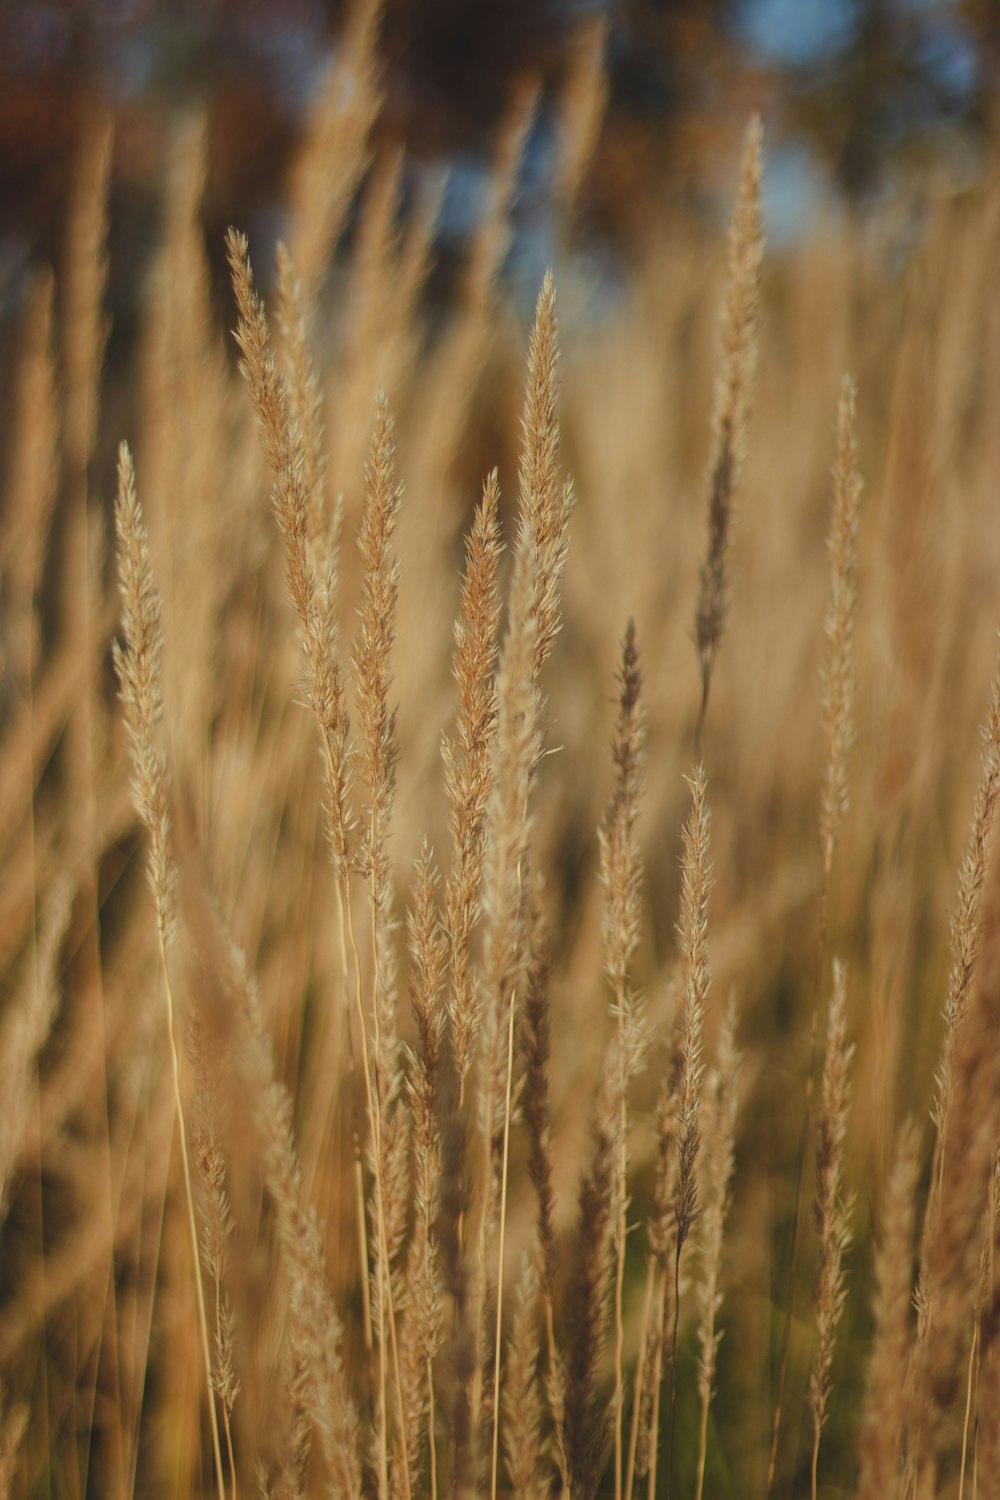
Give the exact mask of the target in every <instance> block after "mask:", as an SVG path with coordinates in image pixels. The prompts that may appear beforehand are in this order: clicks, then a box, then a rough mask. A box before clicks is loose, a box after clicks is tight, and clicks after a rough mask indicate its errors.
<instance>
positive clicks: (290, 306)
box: [275, 240, 329, 577]
mask: <svg viewBox="0 0 1000 1500" xmlns="http://www.w3.org/2000/svg"><path fill="white" fill-rule="evenodd" d="M275 267H276V269H277V273H278V322H279V326H280V329H281V340H282V347H283V349H284V355H285V365H286V371H285V391H286V396H287V402H288V415H289V420H290V423H291V425H292V427H293V430H296V431H297V432H298V433H299V435H300V438H301V444H302V475H301V482H302V488H303V489H304V490H305V494H306V507H307V514H306V530H307V536H308V542H309V546H310V548H311V549H312V553H313V558H312V561H313V567H314V568H315V570H316V572H317V573H318V574H319V575H320V576H321V577H322V576H324V574H325V571H326V566H328V565H329V564H328V560H327V559H326V554H325V552H324V551H323V548H324V545H325V544H328V539H329V521H328V518H327V515H326V454H325V452H324V447H323V439H324V433H323V388H322V386H321V384H320V379H319V375H318V374H317V371H316V367H315V365H314V364H313V358H312V354H311V352H310V349H309V328H308V323H307V310H306V307H305V303H304V297H303V293H302V284H301V282H300V281H299V278H298V277H297V276H296V274H295V267H294V266H293V264H292V257H291V255H290V254H289V253H288V250H287V248H286V246H285V244H284V242H283V241H281V240H279V241H278V248H277V250H276V252H275Z"/></svg>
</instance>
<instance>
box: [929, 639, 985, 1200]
mask: <svg viewBox="0 0 1000 1500" xmlns="http://www.w3.org/2000/svg"><path fill="white" fill-rule="evenodd" d="M998 795H1000V662H998V663H997V668H996V671H995V672H994V675H993V682H992V685H991V688H990V702H989V710H988V713H987V717H986V727H985V729H984V730H983V750H982V772H981V775H980V779H979V785H978V786H977V788H976V797H975V802H974V803H973V808H972V822H971V824H970V827H969V837H968V841H967V843H966V846H965V850H964V852H963V854H962V862H961V864H960V865H959V868H958V899H957V902H956V908H955V911H954V913H953V915H952V917H951V922H950V927H951V933H950V939H951V941H950V946H951V968H950V970H949V974H948V993H947V997H946V999H945V1006H944V1022H945V1030H944V1040H943V1042H942V1047H941V1060H940V1062H939V1064H938V1069H937V1076H936V1083H935V1099H934V1105H933V1109H932V1119H933V1121H934V1125H935V1129H936V1132H937V1137H936V1140H935V1147H934V1172H933V1175H932V1181H931V1191H932V1194H934V1195H937V1194H938V1193H940V1191H941V1186H942V1180H943V1177H944V1168H945V1158H944V1138H945V1135H946V1133H947V1126H948V1114H949V1111H950V1109H951V1102H952V1094H953V1091H954V1079H953V1069H954V1049H955V1041H956V1037H957V1035H958V1033H959V1030H960V1028H961V1026H962V1022H963V1020H964V1018H965V1013H966V1010H967V1009H968V1005H969V995H970V992H971V989H972V981H973V978H974V976H975V971H976V957H977V954H978V952H979V947H980V943H981V941H982V930H983V903H984V897H985V894H986V883H987V874H988V869H989V860H990V850H991V848H992V846H993V824H994V820H995V818H996V807H997V797H998Z"/></svg>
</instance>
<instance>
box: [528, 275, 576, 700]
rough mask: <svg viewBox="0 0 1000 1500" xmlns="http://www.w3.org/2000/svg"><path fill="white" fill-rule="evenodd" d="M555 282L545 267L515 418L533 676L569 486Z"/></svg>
mask: <svg viewBox="0 0 1000 1500" xmlns="http://www.w3.org/2000/svg"><path fill="white" fill-rule="evenodd" d="M558 358H559V349H558V325H557V323H556V286H555V281H554V279H553V276H552V272H551V271H546V273H545V277H544V279H543V281H542V289H541V291H540V292H539V294H538V303H537V306H536V308H535V321H534V323H533V325H532V329H531V342H530V345H529V349H528V381H527V386H526V388H525V393H524V413H523V415H522V417H521V459H520V463H519V464H518V499H519V505H520V521H519V530H518V550H520V549H521V547H522V545H530V547H531V550H532V552H533V553H534V555H535V559H536V570H537V582H538V597H537V600H536V601H535V603H534V608H535V611H536V613H537V627H536V633H535V645H534V661H533V664H532V671H533V675H534V677H535V679H536V680H537V678H538V676H539V674H540V673H541V670H542V667H543V666H544V665H545V661H546V659H547V658H548V655H549V653H550V651H551V650H552V647H553V644H554V642H555V638H556V635H557V634H558V632H559V587H560V584H561V582H562V575H563V572H564V570H565V567H566V557H567V553H568V549H569V519H570V516H571V514H572V511H573V487H572V484H571V482H570V481H569V480H568V479H567V480H566V481H565V482H564V483H563V484H562V485H560V483H559V418H558V414H557V410H556V407H557V402H558V399H559V380H558V374H557V364H558Z"/></svg>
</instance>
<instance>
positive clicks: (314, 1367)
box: [184, 879, 362, 1500]
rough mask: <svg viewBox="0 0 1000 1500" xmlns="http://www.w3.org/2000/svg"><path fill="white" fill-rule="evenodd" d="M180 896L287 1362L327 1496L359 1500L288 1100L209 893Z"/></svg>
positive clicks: (341, 1372)
mask: <svg viewBox="0 0 1000 1500" xmlns="http://www.w3.org/2000/svg"><path fill="white" fill-rule="evenodd" d="M184 894H185V929H186V930H188V929H189V930H190V932H191V936H192V940H193V952H194V954H195V955H196V957H195V958H194V959H193V963H194V964H195V966H196V967H195V974H194V978H195V982H196V983H197V986H198V989H199V992H200V993H202V994H204V995H205V996H206V999H207V1000H208V1001H211V1002H212V1003H214V1005H215V1006H216V1007H217V1010H218V1012H219V1014H220V1015H221V1016H222V1017H224V1018H225V1021H226V1024H227V1025H230V1026H231V1027H232V1029H233V1060H234V1069H233V1074H232V1076H231V1077H229V1075H227V1077H229V1084H230V1087H231V1088H232V1098H231V1100H230V1104H231V1106H232V1108H233V1113H234V1120H233V1128H234V1130H236V1129H241V1128H245V1127H242V1126H241V1123H240V1120H239V1118H238V1113H239V1111H240V1110H243V1111H246V1112H247V1113H248V1114H249V1117H250V1118H249V1121H248V1122H247V1126H248V1128H249V1129H250V1130H251V1131H252V1133H253V1135H254V1136H255V1137H256V1141H257V1146H258V1149H259V1152H260V1164H261V1170H262V1172H263V1176H264V1182H265V1185H266V1187H267V1191H268V1194H269V1195H270V1198H271V1201H272V1205H273V1210H274V1222H275V1228H276V1233H277V1242H278V1250H279V1275H280V1277H281V1280H282V1283H283V1288H284V1292H285V1295H286V1297H287V1300H288V1308H289V1316H290V1322H291V1328H290V1331H289V1338H290V1341H291V1343H292V1346H293V1347H292V1361H293V1366H294V1362H295V1360H296V1359H298V1358H299V1357H301V1360H302V1362H303V1367H302V1392H301V1394H302V1399H303V1400H304V1402H305V1406H306V1409H307V1411H308V1414H309V1418H310V1421H311V1422H312V1425H313V1429H314V1431H315V1433H316V1435H317V1437H318V1440H319V1447H320V1451H321V1453H322V1455H323V1460H324V1463H325V1464H326V1467H327V1469H328V1471H329V1476H330V1481H331V1484H332V1486H333V1489H332V1493H333V1494H335V1495H338V1496H343V1497H344V1500H361V1496H362V1484H361V1465H360V1461H359V1458H358V1434H357V1425H358V1424H357V1415H356V1412H355V1410H354V1405H353V1402H352V1400H351V1396H350V1391H349V1387H348V1378H347V1372H346V1370H345V1368H344V1362H343V1353H342V1349H343V1342H344V1337H343V1327H342V1324H341V1321H340V1317H339V1315H338V1313H337V1309H336V1306H335V1303H334V1298H333V1293H332V1291H331V1289H330V1286H329V1282H328V1280H327V1275H326V1267H325V1264H324V1256H323V1241H322V1236H321V1234H320V1229H319V1224H318V1222H317V1219H316V1214H315V1211H314V1210H313V1209H312V1208H311V1207H310V1206H308V1205H307V1204H306V1202H305V1193H304V1189H303V1184H302V1172H301V1167H300V1164H299V1160H298V1156H297V1154H296V1151H295V1144H294V1137H293V1128H292V1103H291V1100H290V1099H289V1097H288V1094H287V1092H286V1090H285V1089H284V1087H283V1086H282V1084H281V1083H280V1082H279V1081H278V1079H277V1077H276V1075H275V1069H274V1058H273V1054H272V1048H271V1043H270V1040H269V1038H268V1036H267V1032H266V1030H265V1026H264V1020H263V1016H262V1014H261V1005H260V997H259V994H258V992H257V987H256V984H255V981H254V979H253V977H252V975H251V974H250V972H249V970H248V968H247V965H246V960H245V959H244V956H243V954H242V953H241V952H240V950H239V949H238V948H237V947H236V946H235V944H234V943H233V942H232V941H231V939H230V938H229V937H228V935H227V934H226V932H225V931H224V928H223V925H222V921H221V918H220V917H219V914H218V913H217V911H216V910H215V908H214V905H213V903H212V902H211V899H210V898H209V896H208V894H207V892H205V891H204V890H202V889H200V888H199V887H198V885H197V884H196V882H195V881H194V880H193V879H192V880H190V881H187V882H186V883H185V887H184ZM296 1351H297V1352H296Z"/></svg>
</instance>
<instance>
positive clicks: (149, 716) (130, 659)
mask: <svg viewBox="0 0 1000 1500" xmlns="http://www.w3.org/2000/svg"><path fill="white" fill-rule="evenodd" d="M115 527H116V530H117V533H118V581H119V588H120V591H121V597H122V630H123V632H124V636H125V644H124V645H123V646H122V645H120V644H119V643H118V642H117V641H116V642H115V646H114V662H115V670H116V671H117V673H118V681H119V685H120V696H121V701H122V705H123V708H124V715H125V727H126V730H127V733H128V739H129V750H130V753H131V758H132V797H133V801H134V802H135V810H136V812H137V813H138V815H139V820H140V822H141V823H142V824H143V825H144V827H145V829H146V832H147V833H148V835H149V840H150V851H149V884H150V888H151V890H152V893H153V903H154V906H155V908H156V926H157V934H158V937H159V947H160V962H161V966H162V970H163V988H164V996H165V1000H166V1022H167V1038H168V1041H169V1044H170V1060H171V1070H172V1079H173V1087H174V1109H175V1117H176V1121H177V1132H178V1136H179V1138H180V1151H181V1166H182V1169H183V1175H184V1192H185V1197H186V1200H187V1212H188V1228H189V1231H190V1236H191V1253H192V1257H193V1264H192V1271H193V1275H194V1284H195V1293H196V1300H197V1305H198V1323H199V1329H200V1333H201V1342H202V1356H203V1358H204V1362H205V1378H206V1381H207V1398H208V1411H209V1418H210V1425H211V1431H212V1453H213V1458H214V1460H215V1477H216V1485H217V1488H218V1494H219V1500H224V1497H225V1487H224V1480H223V1472H222V1450H221V1447H220V1444H219V1426H218V1419H217V1416H216V1411H215V1397H214V1394H213V1389H214V1382H213V1375H212V1355H211V1345H210V1341H209V1331H208V1316H207V1313H206V1309H205V1291H204V1287H203V1285H202V1279H201V1259H200V1254H199V1249H198V1225H197V1218H196V1215H195V1207H194V1191H193V1188H192V1184H191V1167H190V1161H189V1156H188V1142H187V1128H186V1125H185V1120H184V1105H183V1101H182V1095H181V1080H180V1059H179V1057H178V1053H177V1038H176V1036H175V1032H174V1027H175V1019H174V1015H175V1007H174V999H173V990H172V987H171V982H170V969H169V964H168V958H167V954H168V950H169V948H170V947H171V945H172V943H173V941H174V937H175V934H176V922H177V896H176V869H175V866H174V861H173V854H172V852H171V848H170V812H169V803H170V786H169V770H168V765H167V758H166V755H165V754H164V752H163V750H162V749H161V748H160V746H159V743H158V741H159V726H160V720H161V719H162V717H163V691H162V686H161V682H160V654H161V651H162V647H163V638H162V629H161V625H160V596H159V593H158V592H157V588H156V583H155V581H154V578H153V570H152V567H151V565H150V561H149V543H148V540H147V537H146V526H145V522H144V520H143V515H142V508H141V506H140V504H139V498H138V495H137V494H136V488H135V469H134V467H133V464H132V455H131V454H130V452H129V450H128V447H127V445H126V444H125V443H122V445H121V447H120V449H119V450H118V497H117V501H116V505H115Z"/></svg>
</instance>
